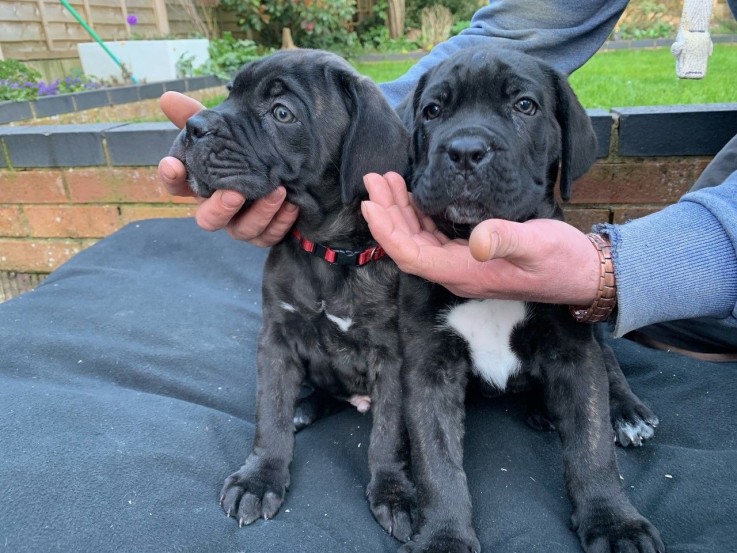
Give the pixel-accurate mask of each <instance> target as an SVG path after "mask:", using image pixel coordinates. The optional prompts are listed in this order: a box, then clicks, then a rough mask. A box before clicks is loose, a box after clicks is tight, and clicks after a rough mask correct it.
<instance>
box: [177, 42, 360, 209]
mask: <svg viewBox="0 0 737 553" xmlns="http://www.w3.org/2000/svg"><path fill="white" fill-rule="evenodd" d="M328 62H329V63H328ZM331 64H332V65H335V64H336V60H335V59H333V57H332V56H328V55H326V54H325V53H318V52H314V51H300V52H289V53H286V52H285V53H277V54H274V55H272V56H269V57H267V58H264V59H262V60H258V61H256V62H253V63H250V64H248V65H246V66H244V67H243V68H242V69H241V70H240V72H239V73H238V74H237V75H236V77H235V79H234V80H233V83H232V85H231V86H230V94H229V96H228V98H227V99H226V100H225V101H224V102H223V103H222V104H220V105H219V106H217V107H215V108H214V109H209V110H204V111H202V112H200V113H198V114H196V115H195V116H193V117H192V118H190V119H189V121H188V122H187V125H186V128H185V129H184V130H183V131H182V133H180V135H179V137H178V139H177V141H176V143H175V144H174V146H173V147H172V150H171V152H170V155H173V156H175V157H177V158H179V159H181V160H182V161H183V162H184V164H185V166H186V167H187V172H188V178H189V183H190V186H191V188H192V189H193V191H194V192H195V193H197V194H198V195H200V196H203V197H209V196H211V195H212V193H213V192H214V191H215V190H218V189H231V190H237V191H239V192H242V193H243V194H244V195H245V196H246V197H247V198H248V199H249V200H253V199H258V198H261V197H263V196H265V195H266V194H268V193H269V192H271V191H273V190H274V189H276V187H277V186H279V185H280V184H284V185H285V186H287V187H289V184H290V183H292V182H294V181H296V180H297V179H298V178H300V177H301V176H303V175H305V174H318V175H319V174H320V173H321V171H320V168H321V167H324V166H325V165H328V163H329V161H330V160H331V159H333V158H335V156H336V155H338V152H339V149H340V140H341V137H342V135H343V133H344V130H345V123H346V121H347V117H348V116H347V111H346V109H345V103H344V101H342V100H341V99H339V100H337V101H336V99H335V98H331V97H329V94H328V93H327V92H325V91H332V90H334V89H335V87H334V86H326V85H325V82H326V81H327V80H329V79H330V78H331V76H330V74H329V72H328V71H326V70H325V68H326V66H328V65H331ZM318 126H321V127H323V131H321V132H315V129H316V128H317V127H318ZM325 129H327V132H326V131H325ZM302 185H304V186H309V183H302Z"/></svg>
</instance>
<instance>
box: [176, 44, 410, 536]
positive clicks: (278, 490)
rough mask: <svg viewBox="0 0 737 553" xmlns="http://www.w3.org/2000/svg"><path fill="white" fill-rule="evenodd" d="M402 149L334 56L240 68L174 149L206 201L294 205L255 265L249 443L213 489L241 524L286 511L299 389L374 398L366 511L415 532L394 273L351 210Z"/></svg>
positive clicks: (385, 108) (380, 109)
mask: <svg viewBox="0 0 737 553" xmlns="http://www.w3.org/2000/svg"><path fill="white" fill-rule="evenodd" d="M408 144H409V136H408V133H407V131H406V129H405V127H404V125H403V124H402V121H401V120H400V119H399V117H398V116H397V115H396V113H395V112H394V111H393V110H392V109H391V108H390V107H389V105H388V104H387V103H386V101H385V100H384V98H383V96H382V94H381V92H380V90H379V89H378V87H376V86H375V85H374V84H373V83H372V82H371V81H369V80H368V79H366V78H365V77H362V76H360V75H359V74H358V73H357V72H356V71H355V70H354V69H353V68H352V67H351V66H350V65H349V64H348V63H346V62H345V61H344V60H342V59H341V58H339V57H338V56H335V55H332V54H329V53H326V52H320V51H311V50H298V51H289V52H280V53H277V54H274V55H272V56H269V57H268V58H265V59H262V60H259V61H256V62H253V63H251V64H249V65H246V66H245V67H244V68H243V69H241V71H240V72H239V73H238V75H237V76H236V77H235V80H234V81H233V83H232V87H231V90H230V95H229V96H228V98H227V100H226V101H225V102H224V103H223V104H221V105H220V106H218V107H216V108H215V109H212V110H206V111H203V112H201V113H199V114H197V115H196V116H194V117H192V118H191V119H190V120H189V121H188V122H187V128H186V131H184V132H182V134H181V135H180V137H179V139H178V141H177V143H176V144H175V146H174V147H173V150H172V154H173V155H175V156H176V157H178V158H180V159H182V160H183V161H184V162H185V165H186V167H187V170H188V174H189V181H190V183H191V186H192V189H193V190H194V191H195V192H197V193H198V194H199V195H201V196H209V195H211V194H212V192H213V191H214V190H216V189H224V188H227V189H233V190H238V191H240V192H243V193H244V194H245V195H246V197H247V198H249V199H256V198H260V197H262V196H264V195H266V194H267V193H269V192H271V191H272V190H274V189H275V188H276V187H277V186H278V185H280V184H282V185H284V186H285V187H286V189H287V200H288V201H289V202H292V203H293V204H295V205H297V206H299V208H300V214H299V218H298V219H297V221H296V223H295V226H294V232H293V234H294V235H293V236H288V237H287V238H286V239H285V240H284V241H283V242H282V243H280V244H278V245H277V246H274V247H273V248H272V249H271V251H270V253H269V256H268V259H267V261H266V266H265V268H264V276H263V328H262V331H261V335H260V338H259V347H258V360H257V364H258V397H257V418H256V433H255V436H254V440H253V448H252V451H251V454H250V455H249V456H248V458H247V459H246V462H245V464H244V465H243V466H242V467H241V468H240V469H239V470H238V471H236V472H235V473H233V474H232V475H230V476H229V477H228V478H227V479H226V480H225V484H224V486H223V489H222V493H221V499H220V500H221V503H222V506H223V509H224V510H225V511H226V512H227V513H228V514H229V515H231V516H235V517H236V518H237V519H238V521H239V524H241V525H243V524H250V523H252V522H254V521H255V520H256V519H258V518H264V519H269V518H271V517H273V516H274V515H275V514H276V513H277V511H278V510H279V507H280V505H281V504H282V501H283V499H284V494H285V492H286V489H287V488H288V486H289V465H290V463H291V461H292V455H293V448H294V436H293V434H294V430H295V428H294V422H293V417H294V415H295V404H296V402H297V400H298V396H299V392H300V386H301V385H302V384H303V383H307V384H309V385H311V386H313V387H314V388H317V389H319V390H322V391H325V392H327V393H329V394H330V395H332V396H337V397H342V398H349V397H351V396H355V395H366V396H369V397H370V399H371V411H372V413H373V428H372V432H371V439H370V445H369V452H368V455H369V464H370V467H369V468H370V473H371V481H370V483H369V484H368V488H367V495H368V499H369V503H370V506H371V510H372V512H373V514H374V516H375V517H376V519H377V520H378V521H379V523H380V524H381V525H382V526H383V527H384V528H385V529H386V530H387V531H388V532H389V533H390V534H392V535H394V536H395V537H397V538H398V539H400V540H402V541H406V540H408V539H409V537H410V534H411V523H410V511H411V508H412V505H413V501H414V498H413V494H414V489H413V486H412V485H411V483H410V481H409V480H408V479H407V476H406V474H405V468H406V467H405V465H406V463H407V459H406V458H405V456H406V433H405V429H404V425H403V421H402V413H401V407H400V399H401V391H400V386H401V383H400V376H399V370H400V367H401V356H400V348H399V344H398V335H397V305H396V294H397V287H398V269H397V268H396V266H395V265H394V263H393V262H392V261H391V260H390V259H389V258H388V257H382V251H381V249H380V248H378V247H377V245H376V243H375V241H374V240H373V239H372V237H371V235H370V233H369V231H368V226H367V224H366V223H365V221H364V220H363V218H362V217H361V214H360V209H359V206H360V201H361V200H362V199H365V198H366V191H365V188H364V186H363V175H364V174H366V173H370V172H385V171H389V170H394V171H399V172H405V171H406V167H407V162H408V159H407V150H408Z"/></svg>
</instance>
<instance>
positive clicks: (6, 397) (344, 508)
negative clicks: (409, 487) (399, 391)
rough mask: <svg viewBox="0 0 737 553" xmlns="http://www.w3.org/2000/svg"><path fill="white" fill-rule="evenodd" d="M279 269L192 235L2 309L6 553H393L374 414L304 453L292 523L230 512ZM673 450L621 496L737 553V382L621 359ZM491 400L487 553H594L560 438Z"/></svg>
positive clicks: (330, 424)
mask: <svg viewBox="0 0 737 553" xmlns="http://www.w3.org/2000/svg"><path fill="white" fill-rule="evenodd" d="M265 253H266V252H265V251H264V250H261V249H258V248H254V247H251V246H249V245H247V244H243V243H238V242H236V241H234V240H232V239H230V238H229V237H228V236H227V235H226V234H224V233H214V234H210V233H206V232H204V231H202V230H200V229H198V228H197V227H196V226H195V224H194V222H193V221H191V220H155V221H147V222H140V223H135V224H131V225H129V226H127V227H126V228H124V229H123V230H121V231H120V232H118V233H116V234H114V235H113V236H111V237H109V238H107V239H105V240H103V241H101V242H100V243H98V244H97V245H95V246H94V247H92V248H90V249H89V250H87V251H85V252H83V253H82V254H80V255H78V256H77V257H75V258H74V259H72V260H71V261H70V262H68V263H67V264H66V265H64V266H63V267H62V268H60V269H59V270H57V271H56V272H55V273H54V274H52V275H51V276H50V277H49V278H48V279H47V280H46V281H45V282H44V284H43V285H41V286H40V287H39V288H38V289H36V290H35V291H33V292H30V293H27V294H25V295H23V296H20V297H18V298H16V299H14V300H11V301H8V302H6V303H4V304H2V305H0V467H1V470H0V497H2V501H0V549H3V550H5V551H9V552H10V551H12V552H26V551H28V552H31V551H33V552H36V551H65V552H66V551H82V552H86V551H90V552H105V551H156V552H166V551H177V552H178V551H182V552H185V551H186V552H201V551H202V552H204V551H208V552H209V551H212V552H218V553H225V552H233V553H235V552H240V551H247V552H249V553H258V552H269V553H271V552H275V551H280V552H281V551H283V552H295V553H296V552H320V553H323V552H365V553H377V552H382V551H386V552H393V551H396V550H397V548H398V547H399V544H398V543H397V542H395V541H394V540H392V539H391V538H390V537H389V536H388V535H387V534H385V533H384V531H383V530H382V529H381V528H380V527H379V526H378V524H376V523H375V522H374V520H373V518H372V516H371V513H370V512H369V509H368V505H367V502H366V499H365V496H364V489H365V485H366V483H367V481H368V470H367V459H366V452H367V448H366V446H367V444H368V436H369V428H370V424H371V418H370V415H360V414H359V413H357V412H356V411H355V410H353V409H346V410H344V411H342V412H340V413H338V414H336V415H333V416H330V417H328V418H325V419H323V420H320V421H318V422H317V423H316V424H314V425H313V426H311V427H309V428H307V429H305V430H303V431H301V432H300V433H299V434H298V435H297V443H296V451H295V460H294V463H293V465H292V485H291V489H290V490H289V493H288V495H287V499H286V501H285V503H284V505H283V507H282V510H281V512H280V513H279V514H278V515H277V516H276V518H275V519H273V520H271V521H268V522H263V521H259V522H256V523H255V524H253V525H252V526H249V527H247V528H241V529H239V528H238V525H237V523H236V521H235V520H234V519H232V518H231V519H228V518H227V517H226V516H225V514H224V513H223V512H222V510H221V509H220V506H219V505H218V501H217V496H218V492H219V491H220V487H221V485H222V481H223V479H224V478H225V477H226V476H227V475H228V474H230V473H231V472H232V471H233V470H235V469H236V468H238V467H239V466H240V464H241V463H242V462H243V460H244V459H245V456H246V454H247V452H248V450H249V446H250V440H251V437H252V435H253V428H254V426H253V422H254V411H255V390H256V371H255V368H254V360H255V344H256V336H257V333H258V330H259V326H260V314H261V305H260V304H261V291H260V280H261V265H262V263H263V260H264V258H265ZM613 347H614V349H615V351H616V353H617V355H618V357H619V359H620V362H621V364H622V367H623V369H624V371H625V373H626V374H627V375H628V377H629V379H630V383H631V385H632V388H633V390H634V391H635V392H636V393H638V394H639V395H640V397H642V398H643V399H644V400H645V401H646V402H647V403H648V404H649V405H650V406H651V407H652V408H653V410H654V411H655V412H656V413H657V414H658V415H659V417H660V419H661V425H660V427H659V428H658V429H657V432H656V437H655V438H654V439H653V440H651V441H650V442H648V443H647V444H645V445H644V446H643V447H641V448H639V449H632V450H622V449H619V450H618V460H619V466H620V472H621V475H622V483H623V485H624V486H625V488H626V489H627V491H628V493H629V495H630V497H631V498H632V500H633V502H634V503H635V505H636V506H637V507H638V508H639V509H640V510H641V511H642V513H643V514H644V515H645V516H647V517H648V518H649V519H650V520H651V521H652V522H653V523H654V524H655V525H656V526H657V527H658V528H659V529H660V531H661V532H662V534H663V537H664V539H665V541H666V543H667V544H668V546H669V551H671V552H690V553H692V552H713V553H726V552H730V551H737V424H735V422H734V421H735V416H737V363H722V364H713V363H708V362H703V361H695V360H693V359H689V358H686V357H682V356H679V355H677V354H672V353H665V352H660V351H655V350H650V349H646V348H644V347H642V346H640V345H637V344H634V343H632V342H629V341H627V340H616V341H613ZM524 414H525V407H524V403H523V401H522V399H521V398H518V397H504V398H500V399H494V400H489V399H487V400H480V399H479V400H472V401H471V402H470V405H469V411H468V418H467V434H466V460H465V466H466V471H467V474H468V478H469V487H470V489H471V494H472V497H473V501H474V518H475V524H476V528H477V530H478V535H479V539H480V540H481V543H482V547H483V549H484V550H485V551H500V552H517V551H519V552H524V553H530V552H535V551H540V552H545V553H552V552H559V551H574V552H575V551H580V548H579V545H578V539H577V538H576V536H575V535H574V534H573V533H572V532H571V531H570V530H569V517H570V510H571V507H570V504H569V502H568V500H567V498H566V494H565V490H564V486H563V474H562V471H563V463H562V459H561V455H560V444H559V442H558V438H557V435H556V434H555V433H541V432H537V431H535V430H533V429H531V428H529V427H528V426H527V425H526V424H525V422H524Z"/></svg>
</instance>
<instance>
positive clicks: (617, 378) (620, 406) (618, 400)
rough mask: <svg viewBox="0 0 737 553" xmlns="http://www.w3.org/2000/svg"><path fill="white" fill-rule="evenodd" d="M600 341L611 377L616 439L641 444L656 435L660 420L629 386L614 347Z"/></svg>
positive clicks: (622, 443) (612, 419) (624, 442)
mask: <svg viewBox="0 0 737 553" xmlns="http://www.w3.org/2000/svg"><path fill="white" fill-rule="evenodd" d="M599 345H600V346H601V352H602V354H603V355H604V363H605V365H606V372H607V377H608V378H609V414H610V418H611V421H612V427H613V428H614V439H615V441H616V442H617V443H618V444H619V445H621V446H622V447H628V446H633V447H637V446H640V445H642V442H643V440H648V439H650V438H652V437H653V436H654V435H655V427H656V426H658V424H659V423H660V421H659V420H658V417H657V416H656V415H655V413H653V412H652V411H651V410H650V408H649V407H648V406H647V405H645V404H644V403H643V402H642V400H641V399H640V398H639V397H637V396H636V395H635V393H634V392H633V391H632V389H631V388H630V386H629V383H628V382H627V379H626V378H625V376H624V373H623V372H622V369H621V367H620V366H619V362H618V361H617V358H616V357H615V356H614V352H613V351H612V348H611V347H609V345H608V344H606V343H604V342H602V341H599Z"/></svg>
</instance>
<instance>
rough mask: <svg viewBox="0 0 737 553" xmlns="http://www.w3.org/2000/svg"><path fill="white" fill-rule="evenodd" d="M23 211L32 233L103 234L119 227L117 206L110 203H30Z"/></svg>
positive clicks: (49, 235)
mask: <svg viewBox="0 0 737 553" xmlns="http://www.w3.org/2000/svg"><path fill="white" fill-rule="evenodd" d="M25 215H26V218H27V219H28V226H29V228H30V231H31V236H35V237H43V238H102V237H105V236H107V235H108V234H110V233H112V232H115V231H116V230H118V229H119V228H120V227H121V221H120V214H119V210H118V208H117V207H116V206H110V205H65V206H40V205H33V206H27V207H26V208H25Z"/></svg>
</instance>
